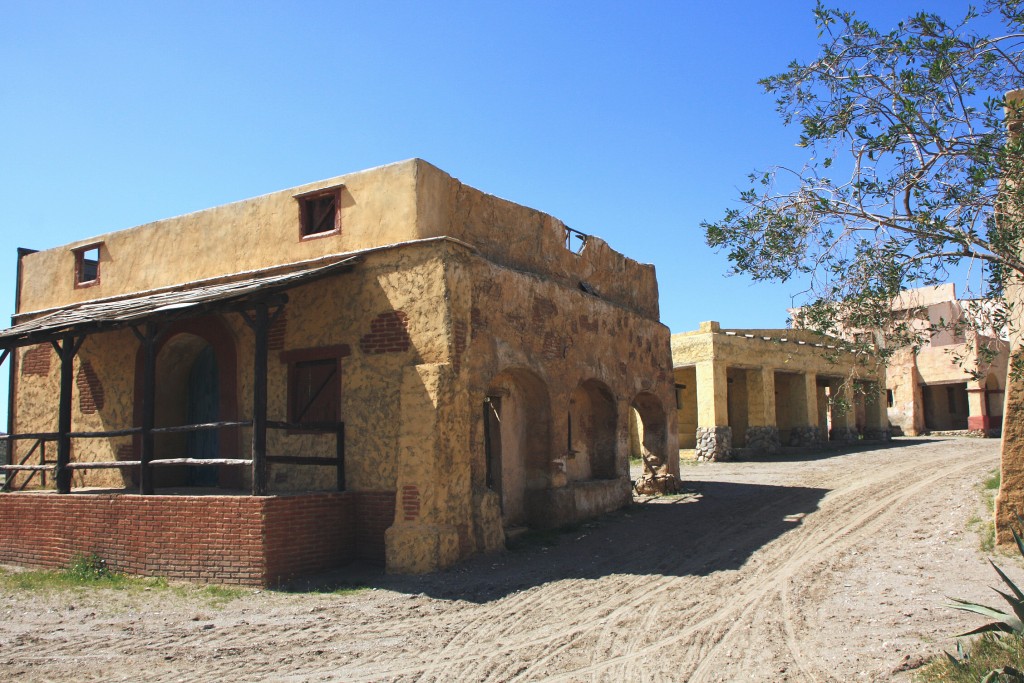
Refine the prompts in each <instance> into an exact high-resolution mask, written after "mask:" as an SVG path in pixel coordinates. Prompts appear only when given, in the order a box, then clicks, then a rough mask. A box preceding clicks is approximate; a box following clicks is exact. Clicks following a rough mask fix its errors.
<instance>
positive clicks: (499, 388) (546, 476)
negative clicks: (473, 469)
mask: <svg viewBox="0 0 1024 683" xmlns="http://www.w3.org/2000/svg"><path fill="white" fill-rule="evenodd" d="M483 409H484V440H485V448H484V451H485V457H486V479H487V486H488V487H489V488H490V489H491V490H493V491H495V492H496V493H497V494H498V496H499V500H500V504H501V516H502V523H503V524H504V525H505V526H506V527H513V526H521V525H525V524H527V523H528V521H529V520H530V519H531V518H532V516H531V510H530V509H529V506H530V496H529V492H530V491H537V490H542V489H546V488H549V487H550V485H551V454H550V450H551V399H550V397H549V395H548V389H547V385H546V384H545V383H544V380H542V379H541V378H540V377H538V376H537V375H536V374H534V373H533V372H531V371H530V370H526V369H523V368H510V369H506V370H503V371H502V372H500V373H499V374H497V375H495V376H494V378H493V379H492V380H491V382H490V384H489V385H488V387H487V392H486V397H485V399H484V406H483Z"/></svg>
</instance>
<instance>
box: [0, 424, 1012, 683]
mask: <svg viewBox="0 0 1024 683" xmlns="http://www.w3.org/2000/svg"><path fill="white" fill-rule="evenodd" d="M997 464H998V442H996V441H992V440H978V439H941V440H940V439H935V440H913V441H912V440H900V441H898V442H897V445H895V446H893V447H890V448H885V449H878V450H871V451H861V452H855V453H848V454H842V455H832V456H831V457H824V456H822V457H810V458H804V459H779V460H776V461H773V462H757V463H721V464H719V463H709V464H701V465H686V466H684V467H683V480H684V481H685V482H686V483H687V487H688V489H689V490H690V491H691V492H692V494H691V495H685V496H679V497H672V498H663V499H656V500H650V501H646V502H642V503H638V504H636V505H634V506H633V507H632V508H630V509H629V510H627V511H624V512H622V513H618V514H615V515H610V516H608V517H605V518H603V519H601V520H599V521H598V522H596V523H592V524H588V525H585V526H583V527H581V528H580V529H578V530H575V531H573V532H571V533H563V534H560V535H557V537H554V538H551V539H547V538H533V539H527V542H525V543H523V544H522V546H521V547H519V548H517V549H515V550H513V551H510V552H507V553H504V554H501V555H496V556H490V557H484V558H478V559H476V560H474V561H472V562H469V563H466V564H463V565H461V566H459V567H457V568H455V569H453V570H451V571H449V572H444V573H440V574H435V575H431V576H426V577H415V578H383V577H378V578H376V579H370V580H369V585H370V586H372V588H371V589H367V590H362V591H358V592H354V593H349V594H345V595H337V594H331V593H311V592H299V593H286V592H278V591H263V592H249V593H246V594H245V595H243V596H242V597H239V598H237V599H234V600H231V601H229V602H227V603H226V604H222V605H215V604H211V603H210V602H209V600H208V599H206V598H203V597H201V596H200V594H199V593H198V592H194V591H193V592H192V593H191V594H189V595H185V596H182V595H181V594H180V593H178V592H174V591H167V590H156V591H152V592H123V591H94V590H90V591H70V592H56V593H47V594H39V593H25V592H15V593H10V592H4V593H0V614H2V615H3V617H4V618H3V621H2V623H0V679H4V680H9V679H12V678H17V679H18V680H26V681H44V680H45V681H48V680H57V679H63V680H66V681H71V680H74V681H85V680H104V681H111V680H147V681H177V680H182V681H184V680H200V679H201V680H239V681H240V680H245V681H536V680H545V681H625V680H629V681H685V680H691V681H851V680H871V681H890V680H909V677H910V674H909V673H908V672H907V671H904V670H905V669H908V668H913V667H914V666H916V665H918V664H919V663H920V662H921V661H923V658H925V657H927V656H929V655H930V654H933V653H936V652H939V651H941V650H942V649H951V648H953V647H954V643H953V640H952V638H950V636H951V634H954V633H957V632H959V631H963V630H967V629H968V628H969V627H973V626H975V625H977V624H978V621H977V620H976V619H973V618H972V617H971V615H968V614H964V613H961V612H954V611H952V610H948V609H945V608H943V607H942V603H943V602H944V600H943V598H944V596H947V595H950V596H957V597H963V598H968V599H977V600H982V601H985V602H994V600H993V598H995V600H998V597H997V596H994V594H992V593H991V591H990V590H989V589H988V588H987V586H989V585H994V584H995V582H996V581H995V580H994V578H995V577H994V575H993V573H992V570H991V568H990V567H989V566H988V564H987V563H986V562H985V559H984V555H983V554H982V553H981V552H980V551H979V549H978V548H979V540H978V536H977V534H976V533H974V532H973V531H971V530H970V529H969V527H968V520H969V519H970V518H971V517H972V516H975V515H979V514H984V512H983V510H982V507H981V503H980V500H981V497H980V492H979V485H980V482H981V480H982V479H983V478H984V476H985V475H986V474H988V473H989V472H991V471H992V470H993V469H995V468H996V467H997ZM545 542H547V543H548V544H545ZM1000 563H1001V564H1002V565H1003V566H1004V567H1006V568H1007V569H1008V571H1009V572H1010V574H1011V575H1012V576H1015V577H1022V578H1024V569H1022V567H1021V564H1020V563H1019V562H1017V561H1016V560H1014V559H1013V558H1009V557H1007V558H1003V559H1001V560H1000ZM332 580H333V581H350V580H353V576H352V575H342V576H338V577H334V578H333V579H332Z"/></svg>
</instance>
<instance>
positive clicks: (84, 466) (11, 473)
mask: <svg viewBox="0 0 1024 683" xmlns="http://www.w3.org/2000/svg"><path fill="white" fill-rule="evenodd" d="M252 425H253V423H252V421H251V420H228V421H222V422H208V423H203V424H190V425H178V426H174V427H153V428H152V429H150V433H151V434H153V435H158V434H182V433H185V434H188V433H197V432H203V431H212V430H219V429H230V428H236V427H252ZM266 426H267V428H269V429H279V430H287V431H289V432H303V433H313V434H334V435H335V453H334V456H333V457H318V456H299V455H267V456H266V457H265V458H264V463H263V465H262V466H263V467H267V466H268V465H269V464H270V463H277V464H287V465H312V466H319V467H334V468H335V469H336V476H337V489H338V490H339V491H344V490H345V423H344V422H316V423H301V424H300V423H289V422H272V421H267V423H266ZM141 433H142V428H140V427H133V428H130V429H114V430H105V431H93V432H69V433H68V434H67V438H69V439H102V438H112V437H119V436H135V435H137V434H141ZM58 438H60V434H59V433H57V432H38V433H26V434H7V435H2V436H0V440H3V441H7V444H8V452H11V453H13V449H12V448H11V445H12V442H13V441H18V440H26V439H35V440H36V443H35V444H34V445H33V446H32V448H31V449H30V450H29V451H28V453H26V454H25V456H24V457H23V458H22V459H21V461H20V462H19V463H18V464H17V465H0V472H4V473H6V475H7V477H6V479H5V481H4V484H3V490H4V491H9V490H11V489H12V487H13V481H14V477H15V475H17V474H19V473H22V472H30V474H29V476H28V478H27V479H26V480H25V481H24V482H22V483H21V485H20V487H19V489H18V490H24V488H25V487H26V486H27V485H28V483H29V482H30V481H31V480H32V478H33V477H34V476H35V475H36V474H37V473H38V474H40V475H41V479H42V484H43V486H45V485H46V473H47V472H54V473H56V472H57V469H58V464H57V463H56V462H53V461H47V460H46V442H47V441H56V440H57V439H58ZM37 450H38V452H39V458H40V460H39V464H38V465H27V464H25V463H26V462H27V461H28V460H29V458H31V457H32V455H33V454H34V453H36V452H37ZM144 465H145V466H146V467H167V466H172V465H189V466H193V467H224V466H226V467H245V466H248V467H253V465H254V460H253V459H252V458H191V457H187V456H186V457H179V458H166V457H162V458H153V459H150V460H149V461H148V462H146V463H143V461H142V460H114V461H87V462H69V463H67V464H66V465H65V467H66V468H67V470H69V471H71V472H73V471H75V470H102V469H119V468H127V467H131V468H138V469H139V470H140V480H141V479H142V478H143V477H142V476H141V469H142V468H143V466H144ZM255 474H256V473H255V472H254V475H255Z"/></svg>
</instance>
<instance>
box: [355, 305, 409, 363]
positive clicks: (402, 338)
mask: <svg viewBox="0 0 1024 683" xmlns="http://www.w3.org/2000/svg"><path fill="white" fill-rule="evenodd" d="M408 327H409V315H408V314H407V313H406V312H405V311H385V312H384V313H381V314H380V315H378V316H377V317H376V318H374V319H373V320H372V321H370V331H369V332H368V333H367V334H364V335H363V336H362V337H360V338H359V349H360V350H361V351H362V352H363V353H366V354H378V353H396V352H402V351H408V350H409V347H410V346H411V345H412V339H410V337H409V331H408Z"/></svg>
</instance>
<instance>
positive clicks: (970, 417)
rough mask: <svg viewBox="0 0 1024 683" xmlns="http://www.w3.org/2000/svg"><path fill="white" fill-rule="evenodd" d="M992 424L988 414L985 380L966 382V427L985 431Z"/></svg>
mask: <svg viewBox="0 0 1024 683" xmlns="http://www.w3.org/2000/svg"><path fill="white" fill-rule="evenodd" d="M991 426H992V423H991V420H990V419H989V416H988V393H987V391H986V389H985V381H984V380H982V381H981V382H977V381H974V382H968V383H967V428H968V429H970V430H971V431H976V432H987V431H988V430H989V428H990V427H991Z"/></svg>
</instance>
